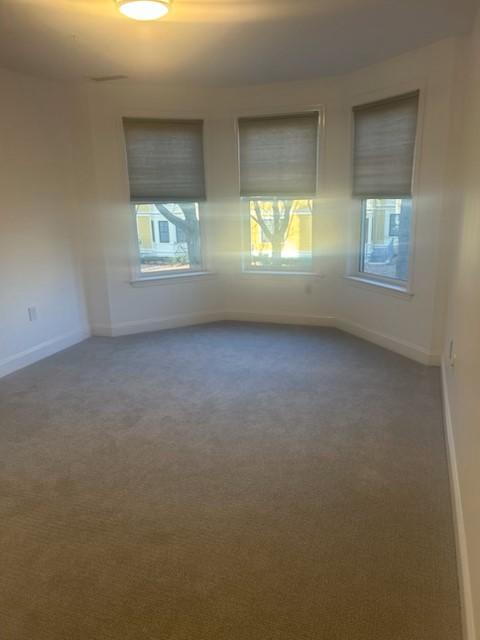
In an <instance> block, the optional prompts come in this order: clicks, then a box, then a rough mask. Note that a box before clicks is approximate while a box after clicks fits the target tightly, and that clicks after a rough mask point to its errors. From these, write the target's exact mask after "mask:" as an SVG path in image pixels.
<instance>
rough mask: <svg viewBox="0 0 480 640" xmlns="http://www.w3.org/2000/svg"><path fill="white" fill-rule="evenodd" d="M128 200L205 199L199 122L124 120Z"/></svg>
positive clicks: (201, 126)
mask: <svg viewBox="0 0 480 640" xmlns="http://www.w3.org/2000/svg"><path fill="white" fill-rule="evenodd" d="M123 128H124V132H125V145H126V151H127V163H128V177H129V182H130V200H132V202H162V201H163V202H176V201H190V202H198V201H200V200H205V175H204V164H203V122H202V121H201V120H153V119H141V118H124V119H123Z"/></svg>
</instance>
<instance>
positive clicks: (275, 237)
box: [250, 199, 313, 271]
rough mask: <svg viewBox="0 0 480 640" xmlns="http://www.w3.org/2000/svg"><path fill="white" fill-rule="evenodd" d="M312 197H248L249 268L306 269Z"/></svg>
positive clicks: (310, 248)
mask: <svg viewBox="0 0 480 640" xmlns="http://www.w3.org/2000/svg"><path fill="white" fill-rule="evenodd" d="M312 206H313V203H312V200H277V199H275V200H250V267H254V268H261V269H267V270H278V269H281V270H282V269H283V270H285V271H309V270H310V269H311V266H312Z"/></svg>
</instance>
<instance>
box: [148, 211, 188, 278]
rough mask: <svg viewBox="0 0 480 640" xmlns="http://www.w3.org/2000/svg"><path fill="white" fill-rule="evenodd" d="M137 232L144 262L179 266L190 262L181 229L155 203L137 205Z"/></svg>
mask: <svg viewBox="0 0 480 640" xmlns="http://www.w3.org/2000/svg"><path fill="white" fill-rule="evenodd" d="M137 233H138V243H139V249H140V259H141V262H142V264H149V263H150V264H152V265H156V266H158V265H165V268H168V267H170V268H179V267H182V266H183V265H187V264H188V247H187V243H186V241H185V235H184V233H183V231H182V230H181V229H179V228H178V227H177V226H176V225H174V224H172V223H171V222H169V221H168V220H166V218H165V217H164V216H163V215H162V214H161V213H159V212H158V210H157V208H156V207H155V205H152V204H141V205H137Z"/></svg>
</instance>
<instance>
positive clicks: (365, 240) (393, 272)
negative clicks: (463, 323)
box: [360, 198, 412, 281]
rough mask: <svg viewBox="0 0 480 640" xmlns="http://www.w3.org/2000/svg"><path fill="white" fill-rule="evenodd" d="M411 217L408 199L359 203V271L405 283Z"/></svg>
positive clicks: (386, 199)
mask: <svg viewBox="0 0 480 640" xmlns="http://www.w3.org/2000/svg"><path fill="white" fill-rule="evenodd" d="M411 215H412V201H411V199H410V198H378V199H376V198H369V199H367V200H364V201H363V208H362V247H361V252H360V254H361V255H360V271H362V272H363V273H368V274H372V275H376V276H382V277H384V278H393V279H395V280H403V281H406V280H408V263H409V255H410V227H411V224H410V222H411Z"/></svg>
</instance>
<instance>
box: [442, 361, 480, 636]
mask: <svg viewBox="0 0 480 640" xmlns="http://www.w3.org/2000/svg"><path fill="white" fill-rule="evenodd" d="M447 367H448V364H447V362H446V361H445V358H443V359H442V363H441V368H442V398H443V416H444V422H445V435H446V444H447V456H448V470H449V476H450V493H451V496H452V508H453V518H454V528H455V542H456V547H457V566H458V580H459V587H460V599H461V606H462V625H463V638H464V640H476V639H477V635H476V631H475V618H474V613H473V611H474V610H473V599H472V588H471V581H470V569H469V563H468V549H467V537H466V533H465V522H464V519H463V508H462V495H461V492H460V480H459V477H458V467H457V457H456V453H455V438H454V433H453V422H452V414H451V411H450V401H449V398H448V384H447Z"/></svg>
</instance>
